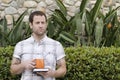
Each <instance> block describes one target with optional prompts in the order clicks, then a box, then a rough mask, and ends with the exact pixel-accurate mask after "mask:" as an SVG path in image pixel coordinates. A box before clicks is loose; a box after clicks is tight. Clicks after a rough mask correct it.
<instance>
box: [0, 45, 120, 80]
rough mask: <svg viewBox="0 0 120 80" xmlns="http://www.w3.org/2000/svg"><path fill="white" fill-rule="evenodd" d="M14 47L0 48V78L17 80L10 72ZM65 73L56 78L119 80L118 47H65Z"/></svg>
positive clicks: (60, 79) (119, 57)
mask: <svg viewBox="0 0 120 80" xmlns="http://www.w3.org/2000/svg"><path fill="white" fill-rule="evenodd" d="M13 49H14V47H10V46H9V47H6V48H0V79H1V80H19V79H20V75H18V76H13V75H11V73H10V71H9V70H10V64H11V59H12V53H13ZM65 52H66V62H67V74H66V75H65V77H63V78H59V79H57V80H78V79H79V80H120V48H115V47H102V48H95V47H69V48H65Z"/></svg>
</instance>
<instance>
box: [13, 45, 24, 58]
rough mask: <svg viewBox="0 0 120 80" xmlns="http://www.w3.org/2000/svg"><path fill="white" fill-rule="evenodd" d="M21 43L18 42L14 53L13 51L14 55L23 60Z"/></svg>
mask: <svg viewBox="0 0 120 80" xmlns="http://www.w3.org/2000/svg"><path fill="white" fill-rule="evenodd" d="M21 53H22V50H21V43H17V44H16V46H15V48H14V53H13V57H15V58H18V59H20V60H21Z"/></svg>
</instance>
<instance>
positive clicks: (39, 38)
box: [32, 34, 45, 42]
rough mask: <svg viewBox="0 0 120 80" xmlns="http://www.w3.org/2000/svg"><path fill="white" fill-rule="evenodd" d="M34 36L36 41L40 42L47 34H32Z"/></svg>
mask: <svg viewBox="0 0 120 80" xmlns="http://www.w3.org/2000/svg"><path fill="white" fill-rule="evenodd" d="M32 36H33V37H34V39H35V41H37V42H39V41H40V40H41V39H43V38H44V37H45V34H44V35H36V34H32Z"/></svg>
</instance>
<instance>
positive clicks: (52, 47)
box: [13, 36, 65, 80]
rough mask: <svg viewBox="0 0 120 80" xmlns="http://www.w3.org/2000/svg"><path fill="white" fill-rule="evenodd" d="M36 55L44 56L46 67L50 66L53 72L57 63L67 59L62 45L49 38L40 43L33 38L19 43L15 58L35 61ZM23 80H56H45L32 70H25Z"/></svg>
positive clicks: (51, 79) (50, 79)
mask: <svg viewBox="0 0 120 80" xmlns="http://www.w3.org/2000/svg"><path fill="white" fill-rule="evenodd" d="M34 55H42V56H43V58H44V60H45V66H49V67H50V68H51V69H52V70H55V69H56V61H57V60H59V59H61V58H63V57H65V53H64V49H63V47H62V45H61V44H60V43H59V42H58V41H55V40H53V39H51V38H48V37H47V36H45V37H44V38H43V39H42V40H40V42H39V43H38V42H36V41H35V40H34V38H33V36H31V37H30V38H28V39H26V40H23V41H21V42H19V43H17V45H16V46H15V49H14V54H13V57H15V58H18V59H20V60H21V61H24V60H32V59H34ZM21 80H55V78H52V77H50V78H45V79H44V78H43V77H42V76H40V75H37V74H35V73H33V71H32V70H25V71H24V72H23V73H22V77H21Z"/></svg>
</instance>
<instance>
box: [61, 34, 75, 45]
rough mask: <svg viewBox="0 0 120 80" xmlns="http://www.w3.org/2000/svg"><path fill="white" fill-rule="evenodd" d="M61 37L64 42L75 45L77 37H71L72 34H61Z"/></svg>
mask: <svg viewBox="0 0 120 80" xmlns="http://www.w3.org/2000/svg"><path fill="white" fill-rule="evenodd" d="M60 37H62V38H63V39H64V40H66V41H68V42H70V43H75V41H76V40H75V37H74V36H73V35H71V34H70V33H67V32H62V33H60Z"/></svg>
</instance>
